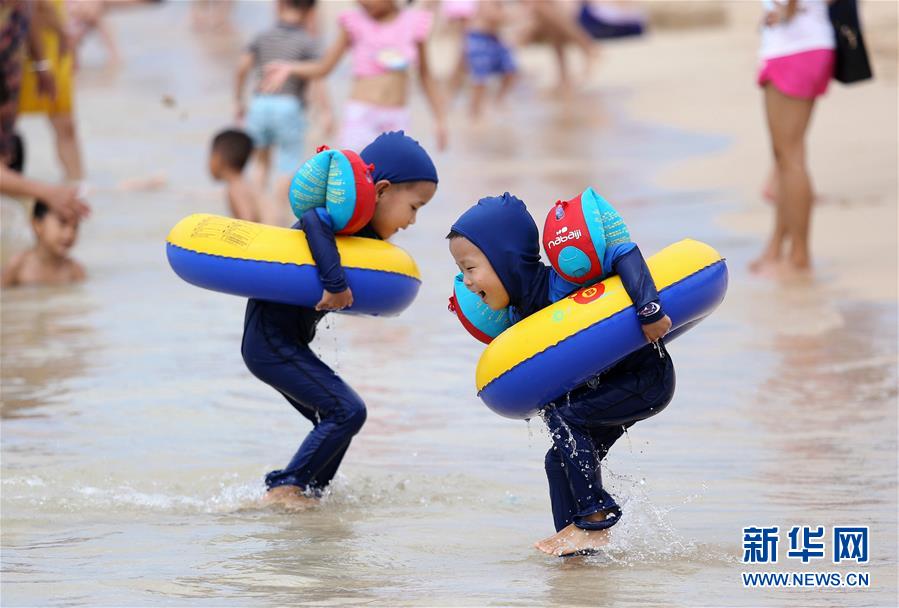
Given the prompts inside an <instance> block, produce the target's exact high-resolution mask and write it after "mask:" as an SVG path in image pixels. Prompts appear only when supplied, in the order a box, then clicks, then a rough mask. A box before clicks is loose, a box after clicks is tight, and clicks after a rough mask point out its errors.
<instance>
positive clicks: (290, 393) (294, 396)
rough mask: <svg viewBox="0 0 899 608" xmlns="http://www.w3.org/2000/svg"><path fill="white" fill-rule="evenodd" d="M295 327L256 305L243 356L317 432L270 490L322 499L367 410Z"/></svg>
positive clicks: (268, 481) (273, 477)
mask: <svg viewBox="0 0 899 608" xmlns="http://www.w3.org/2000/svg"><path fill="white" fill-rule="evenodd" d="M295 322H296V320H295V319H291V318H284V315H283V314H282V313H281V312H279V311H278V310H277V309H274V307H272V309H267V308H266V306H265V304H264V303H256V304H255V305H254V304H251V305H250V306H248V308H247V318H246V321H245V324H244V337H243V344H242V347H241V354H242V355H243V360H244V362H245V363H246V364H247V368H249V370H250V371H251V372H252V373H253V375H254V376H256V377H257V378H259V379H260V380H262V381H263V382H265V383H266V384H268V385H269V386H271V387H272V388H274V389H275V390H277V391H278V392H279V393H281V394H282V395H283V396H284V398H285V399H287V401H288V402H289V403H290V404H291V405H292V406H293V407H294V408H295V409H296V410H297V411H298V412H299V413H301V414H302V415H303V416H305V417H306V418H307V419H309V421H310V422H312V431H311V432H310V433H309V434H308V435H307V436H306V439H304V440H303V442H302V443H301V444H300V447H299V449H298V450H297V453H296V454H294V456H293V458H291V459H290V462H289V463H287V466H286V467H284V468H283V469H279V470H275V471H272V472H271V473H269V474H268V475H266V476H265V485H266V486H268V488H269V489H271V488H276V487H278V486H284V485H291V486H298V487H300V488H302V489H303V491H307V492H312V493H315V494H320V493H321V491H322V490H323V489H324V488H325V487H326V486H327V485H328V484H329V483H330V482H331V480H332V479H333V478H334V475H335V474H336V473H337V467H339V466H340V461H341V460H343V455H344V454H345V453H346V451H347V448H349V446H350V442H351V441H352V439H353V436H354V435H355V434H356V433H358V432H359V429H361V428H362V425H363V424H364V423H365V416H366V412H365V404H364V403H363V402H362V399H361V398H360V397H359V395H358V394H356V391H354V390H353V389H352V388H350V387H349V385H347V383H346V382H344V381H343V380H341V379H340V377H339V376H338V375H337V374H335V373H334V371H333V370H332V369H331V368H330V367H328V366H327V365H325V364H324V363H323V362H322V361H321V359H319V358H318V357H316V356H315V353H313V352H312V351H311V350H310V349H309V346H308V345H307V344H304V343H303V342H301V341H298V340H296V339H294V338H292V337H291V336H290V332H289V331H286V330H285V324H287V323H295Z"/></svg>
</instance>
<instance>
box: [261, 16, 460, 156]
mask: <svg viewBox="0 0 899 608" xmlns="http://www.w3.org/2000/svg"><path fill="white" fill-rule="evenodd" d="M359 5H360V7H361V8H358V9H355V10H348V11H344V12H343V13H341V14H340V16H339V17H338V19H339V23H340V29H339V32H338V34H337V40H336V41H335V42H334V44H333V45H332V46H331V48H330V49H328V51H327V53H325V56H324V58H323V59H322V60H321V61H319V62H314V63H313V62H302V63H297V62H294V63H289V62H283V61H281V62H273V63H271V64H269V65H267V66H266V77H265V82H264V83H263V88H264V89H265V90H267V91H268V90H273V89H277V88H278V87H280V86H281V85H282V83H283V82H284V81H285V80H287V79H288V78H289V77H291V76H300V77H307V78H318V77H322V76H326V75H328V74H330V73H331V72H332V71H333V70H334V67H335V66H336V65H337V63H338V62H339V61H340V59H341V57H343V55H344V54H345V53H346V52H347V51H350V53H351V56H352V62H353V85H352V88H351V90H350V98H349V100H348V101H347V103H346V106H345V107H344V112H343V125H342V127H341V133H340V146H341V147H342V148H348V149H350V150H360V149H361V148H362V147H363V146H365V145H366V144H368V142H370V141H372V140H373V139H375V138H376V137H377V136H378V135H380V134H381V133H384V132H386V131H409V130H410V129H409V122H410V120H409V78H410V72H411V70H412V68H413V67H416V66H417V67H418V75H419V78H420V80H421V85H422V89H423V90H424V93H425V96H426V97H427V99H428V103H429V105H430V108H431V113H432V115H433V117H434V129H435V138H436V141H437V148H438V149H440V150H442V149H444V148H445V147H446V140H447V131H446V118H445V114H444V104H443V98H442V96H441V94H440V92H439V90H438V87H437V82H436V81H435V79H434V78H433V77H432V75H431V69H430V67H429V63H428V55H427V44H426V42H427V38H428V34H429V33H430V30H431V24H432V21H433V16H432V15H431V13H429V12H428V11H425V10H421V9H416V8H400V7H399V4H398V3H397V2H396V1H395V0H359Z"/></svg>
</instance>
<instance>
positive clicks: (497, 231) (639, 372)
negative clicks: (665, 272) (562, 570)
mask: <svg viewBox="0 0 899 608" xmlns="http://www.w3.org/2000/svg"><path fill="white" fill-rule="evenodd" d="M447 238H448V239H449V240H450V253H451V254H452V256H453V258H454V259H455V261H456V264H457V265H458V266H459V269H460V270H461V271H462V273H463V281H464V284H465V286H466V287H467V288H468V289H469V290H470V291H471V292H473V293H476V294H478V295H480V297H481V299H482V300H483V301H484V303H486V304H487V306H489V307H490V308H491V309H493V310H502V309H503V308H506V307H509V317H510V319H511V321H512V322H513V323H516V322H518V321H520V320H521V319H523V318H525V317H527V316H529V315H531V314H533V313H535V312H536V311H538V310H540V309H541V308H545V307H546V306H549V305H550V304H551V303H553V302H556V301H558V300H560V299H562V298H564V297H565V296H567V295H568V294H569V293H571V292H572V291H574V290H575V289H577V288H578V287H579V286H578V285H576V284H574V283H569V282H568V281H566V280H565V279H563V278H562V277H561V275H559V274H558V273H557V272H556V271H555V270H554V269H553V268H550V267H548V266H546V265H545V264H543V263H542V262H541V261H540V245H539V242H540V240H539V233H538V231H537V225H536V224H535V223H534V220H533V219H532V218H531V216H530V214H529V213H528V211H527V208H526V207H525V205H524V203H523V202H521V201H520V200H519V199H517V198H515V197H514V196H512V195H510V194H509V193H508V192H507V193H505V194H503V195H502V196H498V197H488V198H483V199H481V200H480V201H478V203H477V204H476V205H475V206H473V207H472V208H470V209H469V210H468V211H466V212H465V213H463V214H462V216H460V217H459V219H458V220H456V223H455V224H453V226H452V230H451V231H450V233H449V234H448V235H447ZM597 254H598V257H599V259H600V260H602V261H603V263H602V268H604V269H608V270H606V271H605V274H604V275H603V276H602V277H601V279H604V278H606V276H608V275H609V274H611V273H615V274H618V275H619V276H620V277H621V282H622V284H623V285H624V288H625V290H626V291H627V293H628V295H629V296H630V297H631V300H632V301H633V302H634V308H635V309H636V314H637V317H638V319H639V321H640V323H641V327H642V329H643V333H644V335H645V336H646V339H647V345H646V346H644V347H643V348H641V349H639V350H637V351H636V352H634V353H632V354H630V355H628V356H627V357H625V358H624V359H622V360H621V361H619V362H618V363H616V364H615V365H614V366H613V367H612V368H610V369H609V370H607V371H606V372H604V373H602V374H601V375H600V376H598V377H596V378H593V379H591V380H590V381H589V382H587V383H586V384H584V385H582V386H580V387H578V388H576V389H575V390H573V391H571V393H570V395H569V398H564V396H562V395H560V397H563V398H561V399H559V400H558V401H557V402H555V403H548V404H546V405H545V406H544V407H543V409H542V411H541V415H542V417H543V419H544V420H545V422H546V425H547V427H548V428H549V432H550V436H551V438H552V442H553V445H552V447H551V448H550V450H549V451H548V452H547V453H546V458H545V462H544V464H545V468H546V477H547V479H548V481H549V496H550V502H551V503H552V512H553V520H554V523H555V528H556V534H554V535H552V536H550V537H548V538H546V539H544V540H541V541H539V542H537V543H536V544H535V546H536V548H538V549H540V550H541V551H544V552H546V553H549V554H551V555H560V556H561V555H575V554H582V553H587V552H592V551H594V550H596V549H597V548H599V547H601V546H602V545H603V544H605V543H606V542H607V535H608V529H609V528H610V527H611V526H613V525H615V524H616V523H617V522H618V520H619V518H620V517H621V507H620V506H619V505H618V503H616V502H615V499H613V498H612V497H611V496H610V495H609V493H608V492H607V491H606V490H605V489H603V486H602V478H601V476H600V470H599V466H600V462H601V461H602V459H603V458H605V456H606V453H607V452H608V451H609V448H610V447H612V444H614V443H615V441H616V440H617V439H618V438H619V437H621V435H622V434H623V433H624V431H625V429H627V428H628V427H629V426H631V425H632V424H634V423H635V422H637V421H639V420H643V419H644V418H648V417H649V416H652V415H654V414H657V413H658V412H659V411H661V410H662V409H664V408H665V407H666V406H667V405H668V403H669V402H670V401H671V397H672V396H673V394H674V367H673V365H672V363H671V358H670V357H669V356H668V353H667V351H666V350H665V345H664V344H663V342H662V337H663V336H664V335H665V334H666V333H667V332H668V330H669V329H670V328H671V320H670V319H669V318H668V316H667V315H666V314H665V312H664V310H662V307H661V305H660V303H659V294H658V292H657V291H656V287H655V283H653V280H652V276H651V275H650V274H649V269H648V268H647V266H646V262H645V261H644V259H643V255H642V254H641V253H640V249H639V248H638V247H637V246H636V245H635V244H634V243H632V242H630V241H628V242H619V243H616V244H614V245H611V246H609V247H607V249H606V250H605V251H600V252H597ZM610 271H611V272H610ZM597 348H601V345H597Z"/></svg>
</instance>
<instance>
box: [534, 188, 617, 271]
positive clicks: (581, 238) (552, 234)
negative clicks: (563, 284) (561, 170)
mask: <svg viewBox="0 0 899 608" xmlns="http://www.w3.org/2000/svg"><path fill="white" fill-rule="evenodd" d="M630 240H631V235H630V233H629V232H628V230H627V226H626V225H625V223H624V220H622V219H621V216H620V215H618V212H617V211H616V210H615V208H614V207H612V205H611V204H609V202H608V201H607V200H606V199H604V198H603V197H601V196H600V195H599V194H597V193H596V191H594V190H593V188H587V189H586V190H584V192H583V193H581V194H580V195H578V196H576V197H575V198H573V199H571V200H568V201H557V202H556V204H555V206H553V208H552V209H551V210H550V212H549V215H548V216H547V217H546V223H545V224H544V225H543V249H544V250H545V251H546V256H547V257H548V258H549V261H550V263H551V264H552V265H553V268H555V269H556V272H558V273H559V274H560V275H562V278H564V279H565V280H566V281H571V282H572V283H577V284H579V285H586V284H587V283H592V282H594V281H596V280H597V279H598V278H599V277H601V276H602V275H603V273H604V270H605V269H604V268H603V267H602V264H603V257H604V256H605V252H606V249H607V248H609V247H611V246H612V245H617V244H619V243H627V242H628V241H630Z"/></svg>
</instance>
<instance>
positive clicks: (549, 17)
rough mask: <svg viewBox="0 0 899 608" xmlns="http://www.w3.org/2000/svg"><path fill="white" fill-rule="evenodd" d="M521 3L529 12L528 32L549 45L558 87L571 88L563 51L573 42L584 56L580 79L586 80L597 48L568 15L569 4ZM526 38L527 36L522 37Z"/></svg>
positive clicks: (542, 0) (551, 0)
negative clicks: (541, 36) (530, 26)
mask: <svg viewBox="0 0 899 608" xmlns="http://www.w3.org/2000/svg"><path fill="white" fill-rule="evenodd" d="M524 4H525V5H526V6H527V8H528V10H530V12H531V18H532V24H533V25H532V28H531V29H532V30H535V31H532V32H531V36H533V35H535V34H536V33H542V34H543V35H545V36H546V37H547V38H548V39H549V41H550V43H551V44H552V47H553V51H554V52H555V54H556V62H557V65H558V66H559V87H560V88H562V89H563V90H564V89H568V88H570V87H571V84H572V83H571V76H570V74H569V71H568V59H567V57H566V54H565V49H566V47H567V46H568V44H569V43H573V44H574V45H575V46H577V47H578V48H579V49H581V52H583V54H584V79H585V80H586V79H587V78H589V76H590V75H591V73H592V72H593V66H594V64H595V63H596V56H597V47H596V45H595V44H594V42H593V39H592V38H590V36H589V35H588V34H587V32H586V31H585V30H584V28H582V27H581V25H580V24H579V23H578V21H577V18H576V15H575V14H574V13H572V12H571V6H572V5H573V3H569V2H564V1H562V0H525V1H524ZM526 38H527V36H526Z"/></svg>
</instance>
